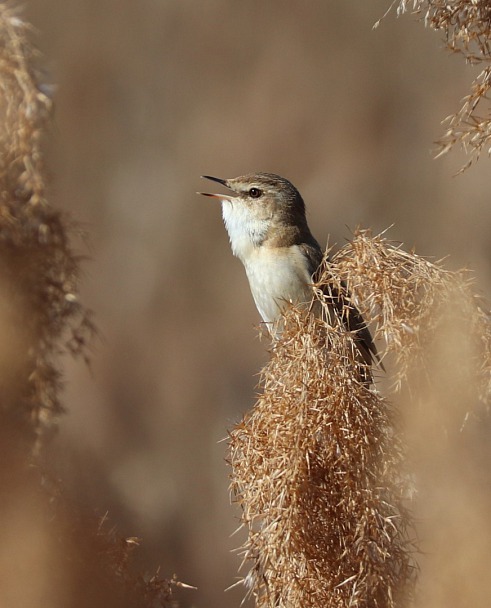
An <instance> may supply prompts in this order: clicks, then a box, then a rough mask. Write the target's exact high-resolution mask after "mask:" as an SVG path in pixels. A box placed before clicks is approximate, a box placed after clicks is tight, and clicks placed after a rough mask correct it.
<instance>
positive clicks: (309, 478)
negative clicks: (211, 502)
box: [230, 230, 491, 608]
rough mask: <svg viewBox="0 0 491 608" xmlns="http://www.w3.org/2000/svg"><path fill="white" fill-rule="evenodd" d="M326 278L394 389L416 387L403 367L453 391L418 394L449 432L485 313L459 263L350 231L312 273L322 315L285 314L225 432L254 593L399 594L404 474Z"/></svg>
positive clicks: (483, 368) (409, 562)
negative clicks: (247, 398) (358, 318)
mask: <svg viewBox="0 0 491 608" xmlns="http://www.w3.org/2000/svg"><path fill="white" fill-rule="evenodd" d="M329 283H333V284H334V287H335V288H336V289H338V290H345V289H347V293H350V294H351V298H352V301H353V303H354V304H355V305H356V307H357V308H359V309H360V310H361V312H362V314H363V315H364V316H365V318H366V319H369V320H370V321H371V324H372V325H373V327H374V330H375V335H376V336H377V337H379V338H383V339H384V341H385V349H384V350H383V352H382V355H384V354H391V355H392V357H393V359H394V367H395V370H394V371H393V380H394V382H395V386H396V388H400V386H401V385H402V383H403V382H405V381H406V380H407V379H410V380H411V379H412V380H416V381H418V382H419V385H418V386H419V390H421V385H422V383H421V378H418V377H417V376H416V375H415V374H414V370H416V372H417V371H421V370H427V372H428V375H429V378H427V379H426V378H425V380H427V382H428V385H429V386H434V387H436V389H435V390H436V393H438V392H439V393H440V394H441V395H448V391H447V392H445V390H444V389H445V388H446V389H448V390H449V391H451V393H452V396H453V397H455V396H457V398H456V399H454V402H453V403H452V402H451V400H450V399H440V400H438V399H435V400H434V401H435V403H436V404H438V401H439V403H440V405H441V406H443V407H445V410H443V409H441V410H438V409H435V408H436V407H437V406H436V405H431V403H430V401H427V405H428V406H429V407H432V410H431V412H430V411H429V412H428V415H429V420H431V421H432V423H433V424H435V425H438V426H441V427H442V429H447V430H451V431H453V432H454V433H455V431H457V432H459V430H460V429H461V428H462V424H463V423H464V421H465V418H466V415H467V412H468V410H469V409H471V408H472V407H473V403H474V400H476V399H477V398H481V399H482V400H484V401H489V388H490V377H491V375H490V369H491V348H490V347H491V324H490V317H489V314H488V313H487V311H486V307H485V305H484V303H483V301H482V300H481V299H480V298H477V297H476V296H475V294H474V291H473V282H472V281H471V280H470V279H469V277H468V274H466V273H463V272H450V271H448V270H445V269H444V268H443V267H442V266H441V264H439V263H432V262H430V261H428V260H426V259H424V258H422V257H420V256H417V255H416V254H415V253H413V252H406V251H404V250H403V249H402V248H401V246H400V245H397V244H394V243H391V242H390V241H388V240H387V239H386V238H385V237H384V236H383V235H378V236H375V237H374V236H372V235H371V233H370V232H369V231H363V230H358V231H357V232H355V234H354V238H353V240H352V241H351V242H350V243H348V244H347V245H346V246H345V247H344V248H343V249H341V250H340V251H339V252H338V254H336V255H335V256H334V257H333V259H332V261H331V263H330V264H329V266H326V267H325V269H324V273H322V274H321V276H320V278H319V282H318V283H317V285H316V289H315V298H316V300H317V302H318V303H320V306H321V307H322V311H323V313H324V314H323V315H320V316H319V315H317V316H314V315H309V314H306V313H305V311H302V310H297V309H296V308H291V309H289V310H288V311H287V312H286V313H285V315H284V318H283V323H282V324H283V331H282V334H281V337H280V338H279V339H278V340H276V341H275V342H274V344H273V346H272V349H271V360H270V362H269V363H268V364H267V365H266V366H265V368H264V369H263V371H262V375H261V394H260V396H259V398H258V400H257V402H256V404H255V406H254V408H253V410H252V411H251V412H250V413H249V414H247V415H246V416H245V417H244V419H243V421H242V422H241V423H240V424H239V425H237V426H236V428H235V429H233V431H232V432H231V436H230V461H231V464H232V469H233V470H232V482H231V487H232V491H233V493H234V495H235V497H236V499H237V501H238V502H239V504H240V505H241V506H242V510H243V518H242V523H243V525H245V526H246V527H247V529H248V534H249V536H248V539H247V540H246V542H245V544H244V546H243V560H244V562H246V563H248V564H249V565H251V564H252V567H251V570H250V572H249V574H248V575H247V576H246V584H247V586H248V588H249V590H250V593H251V594H252V595H254V596H255V598H256V603H257V605H258V606H312V607H313V606H321V605H329V606H336V607H338V606H339V607H346V606H351V607H358V606H360V607H361V606H363V607H365V606H367V607H368V606H377V607H379V608H381V607H386V606H403V605H406V603H407V602H408V601H409V598H410V597H411V594H412V591H413V588H414V583H415V576H416V567H415V562H414V560H413V553H412V552H413V550H414V545H413V543H412V539H413V538H414V532H413V522H412V520H411V516H410V514H409V513H408V511H407V510H406V508H405V497H407V496H408V495H410V494H411V493H412V491H413V482H412V480H411V478H410V476H409V475H408V474H407V473H406V472H405V467H404V452H405V450H404V446H403V444H402V439H401V434H400V433H399V431H398V428H397V427H398V421H397V417H396V414H395V412H394V411H393V410H392V408H391V406H390V404H389V403H388V402H387V401H386V400H385V399H384V398H383V397H382V396H381V394H380V393H379V392H378V391H377V390H375V389H369V388H368V387H367V386H366V384H364V383H363V382H360V381H359V378H360V369H359V361H358V360H357V357H356V345H355V343H354V340H353V336H352V335H351V334H350V333H349V332H348V331H346V330H345V329H344V325H343V324H342V323H341V321H340V319H339V317H338V316H336V315H332V313H331V309H330V307H329V306H328V303H329V294H327V296H326V294H325V291H326V290H325V285H326V284H329ZM344 285H346V286H347V288H345V287H344ZM314 306H315V304H314ZM436 393H435V394H436ZM430 396H431V394H430ZM445 404H446V406H445ZM440 405H438V407H440ZM430 414H431V415H430ZM443 432H446V431H445V430H443ZM437 435H438V433H437Z"/></svg>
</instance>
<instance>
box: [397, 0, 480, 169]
mask: <svg viewBox="0 0 491 608" xmlns="http://www.w3.org/2000/svg"><path fill="white" fill-rule="evenodd" d="M395 5H397V13H398V14H402V13H405V12H411V13H413V14H416V15H418V16H420V17H421V18H422V19H423V20H424V23H425V25H426V26H428V27H430V28H431V29H434V30H436V31H440V32H443V34H444V40H445V44H446V46H447V48H448V49H450V51H452V52H455V53H460V54H462V55H463V56H464V58H465V60H466V61H467V62H468V63H471V64H479V63H483V64H484V69H483V70H482V72H481V73H480V74H479V76H478V77H477V78H476V79H475V80H474V81H473V83H472V85H471V93H470V94H469V95H468V96H466V97H465V98H464V100H463V104H462V106H461V108H460V109H459V110H458V112H456V113H455V114H453V115H452V116H449V117H448V118H447V119H446V120H445V122H446V124H447V131H446V132H445V134H444V135H443V137H441V138H440V140H439V142H438V146H439V150H438V153H437V156H441V155H443V154H445V153H446V152H448V151H449V150H450V149H451V148H452V147H453V146H454V145H456V144H459V145H460V146H461V147H462V148H463V150H464V152H465V153H466V154H469V155H470V156H471V157H470V159H469V162H468V163H467V164H466V165H464V167H462V169H461V171H463V170H465V169H466V168H467V167H468V166H469V165H470V164H471V163H472V162H473V161H474V160H476V159H477V158H478V157H479V155H480V153H481V152H482V151H483V150H485V149H486V148H488V149H487V152H488V154H489V153H490V152H491V147H490V142H491V119H490V118H489V105H487V107H485V108H482V109H480V111H479V113H478V109H479V108H481V106H483V105H485V104H489V97H488V93H489V89H490V87H491V66H490V65H489V63H490V61H491V44H490V40H491V7H490V4H489V1H488V0H454V1H453V2H448V1H446V0H411V1H409V0H400V1H399V0H394V2H393V3H392V4H391V6H390V8H392V7H393V6H395ZM389 10H390V9H389ZM389 10H388V11H387V12H389ZM386 14H387V13H386Z"/></svg>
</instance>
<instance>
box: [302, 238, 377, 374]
mask: <svg viewBox="0 0 491 608" xmlns="http://www.w3.org/2000/svg"><path fill="white" fill-rule="evenodd" d="M315 245H317V243H316V244H315ZM315 245H314V244H313V245H311V244H304V245H303V246H302V247H303V250H304V252H305V254H306V256H307V258H308V259H309V264H310V270H311V274H312V279H313V281H314V282H315V281H317V280H319V278H320V275H321V272H322V270H323V264H322V261H323V258H324V256H323V254H322V250H321V249H320V247H319V246H318V245H317V247H316V246H315ZM323 292H324V295H325V297H326V299H327V301H328V302H329V303H330V304H331V306H332V308H333V309H334V311H335V312H336V314H337V315H338V317H339V318H340V319H341V321H342V322H343V324H344V326H345V327H346V329H347V330H348V331H349V332H351V333H353V335H354V338H355V342H356V345H357V347H358V350H359V351H360V354H361V356H362V359H363V362H364V363H365V364H366V365H371V364H372V363H373V362H377V363H378V364H379V365H380V367H381V368H382V369H384V366H383V364H382V362H381V361H380V358H379V356H378V353H377V348H376V346H375V344H374V342H373V338H372V334H371V333H370V330H369V329H368V327H367V324H366V323H365V321H364V319H363V317H362V315H361V313H360V311H359V310H358V309H357V307H356V306H355V305H354V303H353V301H352V299H351V296H350V294H349V292H348V288H347V286H346V284H345V283H344V281H343V282H341V284H340V289H339V288H338V287H337V286H336V285H335V284H334V283H328V284H326V285H324V286H323Z"/></svg>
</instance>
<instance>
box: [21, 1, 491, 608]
mask: <svg viewBox="0 0 491 608" xmlns="http://www.w3.org/2000/svg"><path fill="white" fill-rule="evenodd" d="M388 5H389V0H372V1H371V2H363V1H360V0H344V1H343V2H339V1H334V0H322V1H321V0H310V2H309V3H308V4H305V3H300V2H294V1H292V0H283V1H282V2H279V1H278V0H275V1H272V2H260V1H259V0H249V1H247V2H242V3H239V2H230V1H226V0H209V1H208V2H206V3H199V2H196V0H194V1H192V0H180V1H179V2H170V1H166V0H140V1H139V2H134V1H132V0H36V1H35V2H27V3H26V13H27V15H26V16H27V17H28V18H29V19H30V20H31V21H32V23H33V25H34V27H35V33H34V36H35V39H36V42H37V44H38V46H39V47H40V49H41V51H42V53H43V55H44V58H43V60H42V63H43V64H44V65H45V66H46V69H47V72H48V73H49V78H50V79H51V80H52V81H53V82H55V83H57V85H58V90H57V93H56V101H55V105H56V111H55V119H54V127H53V133H52V136H51V139H50V141H49V142H48V160H49V169H50V171H51V173H52V175H53V193H52V199H51V200H52V203H53V204H54V205H55V206H56V207H58V208H61V209H63V210H64V211H65V212H66V213H68V214H70V215H71V216H72V218H73V219H74V220H76V221H77V222H79V223H80V225H81V227H82V228H83V230H84V231H85V232H86V234H87V242H85V241H84V240H83V239H80V240H79V241H77V242H76V243H74V245H75V247H76V248H77V250H78V251H79V252H80V254H82V255H88V256H89V259H88V260H87V261H86V263H85V264H84V271H85V276H84V278H83V293H82V296H83V301H84V302H85V304H86V305H87V306H89V307H90V308H91V309H93V310H94V311H95V315H96V323H97V325H98V327H99V330H100V334H101V336H100V339H99V340H97V341H96V343H95V344H94V348H93V352H92V363H91V367H90V369H88V368H87V367H85V366H84V365H83V364H82V363H81V362H77V361H75V362H74V361H67V362H66V391H65V395H66V398H65V403H66V405H67V410H68V411H67V415H65V416H64V417H63V418H62V419H61V421H60V431H59V434H58V436H57V438H56V440H55V441H56V446H57V448H59V454H63V457H60V462H59V469H60V475H61V476H62V477H63V478H64V479H65V483H66V484H67V487H68V488H69V489H70V492H71V493H72V494H73V496H74V498H75V499H76V500H77V501H79V503H80V504H81V506H82V507H83V508H86V509H88V510H95V511H97V512H98V513H100V515H103V514H104V513H106V512H108V513H109V520H110V522H111V524H114V525H116V526H117V528H118V530H119V532H120V533H121V535H124V536H138V537H140V538H142V539H143V541H142V546H141V548H140V549H139V551H138V558H137V559H138V560H139V564H140V566H141V568H142V570H147V571H148V572H154V571H155V570H156V568H157V567H158V566H160V568H161V574H162V575H163V576H170V575H172V574H173V573H174V572H175V573H176V574H177V575H178V577H179V578H180V580H182V581H184V582H186V583H189V584H192V585H195V586H197V587H198V590H197V591H183V592H180V593H179V600H180V602H181V606H183V607H190V606H214V607H215V608H220V607H221V606H237V605H239V603H240V600H241V598H242V596H243V589H242V588H241V587H239V588H238V589H233V590H231V591H228V592H226V593H225V592H224V590H225V588H227V587H229V586H230V585H232V584H233V583H234V582H235V581H236V577H237V569H238V566H239V563H240V559H239V557H238V556H237V555H235V554H233V553H232V552H231V550H232V549H234V548H236V547H237V546H238V545H239V544H240V542H241V536H240V533H239V534H238V535H237V536H235V537H233V538H231V534H232V532H233V531H234V530H235V528H236V527H237V516H238V512H237V509H236V507H231V505H230V498H229V494H228V475H229V471H228V468H227V465H226V463H225V458H226V450H227V448H226V443H225V442H223V441H221V440H222V439H224V438H225V437H226V436H227V429H228V428H230V427H231V426H232V425H233V424H234V422H236V421H238V420H239V419H240V417H241V415H242V414H243V413H244V412H245V411H246V410H247V409H248V408H250V407H251V405H252V404H253V402H254V393H255V387H256V383H257V375H256V374H257V372H258V371H259V370H260V368H261V366H262V364H263V363H264V362H265V361H266V358H267V352H266V349H267V342H266V341H265V340H263V341H260V340H259V339H258V331H257V329H256V326H257V323H258V315H257V312H256V309H255V307H254V304H253V301H252V297H251V296H250V293H249V288H248V284H247V280H246V277H245V273H244V271H243V268H242V266H241V264H240V262H239V261H238V260H237V259H235V258H233V256H232V254H231V251H230V248H229V244H228V239H227V235H226V233H225V230H224V228H223V225H222V221H221V214H220V209H219V207H218V205H217V204H215V203H214V202H213V201H212V200H210V199H204V198H200V197H198V196H197V195H196V194H195V192H196V191H197V190H201V189H207V188H209V185H204V183H203V182H202V181H201V180H200V179H199V176H200V175H202V174H209V175H216V176H218V177H234V176H237V175H240V174H244V173H247V172H250V171H255V170H260V171H270V172H275V173H279V174H281V175H283V176H285V177H287V178H288V179H290V180H291V181H292V182H293V183H294V184H295V185H296V186H297V187H298V188H299V190H300V191H301V193H302V194H303V195H304V198H305V200H306V203H307V206H308V212H309V221H310V225H311V228H312V231H313V232H314V234H315V236H316V237H317V239H318V240H319V242H320V243H321V244H325V243H326V242H327V241H328V239H329V243H330V244H336V243H337V244H338V246H341V245H342V244H343V243H344V241H345V239H347V238H349V237H350V231H351V230H352V229H353V228H355V227H356V226H357V225H361V226H362V227H371V228H372V229H373V230H374V232H378V231H381V230H384V229H386V228H388V227H389V226H393V227H392V228H391V230H390V232H389V235H390V236H391V237H392V238H393V239H395V240H398V241H402V242H403V243H404V244H405V246H406V247H407V248H411V247H415V248H416V251H417V252H418V253H420V254H422V255H425V256H429V257H430V258H434V259H438V258H441V257H444V256H447V255H449V256H450V257H449V259H448V260H447V261H446V264H447V266H448V267H449V268H459V267H462V266H466V265H467V266H469V267H471V268H473V269H475V270H476V273H477V286H478V288H479V289H480V290H481V291H482V292H483V293H484V294H485V295H487V296H488V297H489V296H490V292H491V289H490V263H489V253H490V247H491V232H490V230H489V226H490V225H491V224H490V222H491V206H490V205H489V202H488V198H489V195H488V192H489V160H488V159H487V158H483V159H482V160H481V161H480V162H479V163H478V164H476V165H473V166H472V167H471V168H470V169H469V170H468V171H467V172H465V173H464V174H463V175H459V176H456V177H455V176H454V175H455V173H456V172H457V171H458V170H459V169H460V167H461V166H462V165H463V164H464V163H465V161H466V159H465V158H464V156H463V155H462V154H461V153H459V152H458V151H457V150H455V151H452V152H451V153H450V154H449V155H447V156H446V157H444V158H441V159H439V160H434V159H433V154H434V150H435V145H434V143H433V142H435V141H436V140H437V139H438V138H439V137H440V136H441V135H442V134H443V132H444V128H443V127H442V125H441V124H440V121H441V120H442V119H443V118H445V117H446V116H447V115H449V114H451V113H453V112H455V111H457V109H458V107H459V103H460V100H461V98H462V97H463V96H464V95H465V94H467V92H468V91H469V87H470V83H471V81H472V79H473V77H474V76H475V75H476V74H477V70H476V68H472V67H471V66H466V65H465V64H464V61H463V59H462V58H461V57H459V56H456V55H450V54H449V53H448V52H447V51H446V50H445V49H444V48H443V42H442V40H441V39H440V37H439V35H438V34H437V33H435V32H431V31H429V30H426V29H425V28H424V26H423V23H422V22H419V23H418V22H417V20H416V19H414V18H411V17H410V16H408V15H406V16H405V17H403V18H400V19H396V17H395V14H392V13H391V14H390V15H389V16H388V17H387V18H386V19H385V20H384V21H383V22H382V24H381V26H380V27H379V28H378V29H376V30H373V29H372V26H373V24H374V23H375V22H376V21H377V20H378V19H379V18H380V17H381V16H382V15H383V14H384V12H385V11H386V9H387V8H388Z"/></svg>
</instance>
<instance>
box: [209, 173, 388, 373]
mask: <svg viewBox="0 0 491 608" xmlns="http://www.w3.org/2000/svg"><path fill="white" fill-rule="evenodd" d="M201 177H202V178H204V179H208V180H211V181H214V182H218V183H219V184H221V185H222V186H225V187H226V188H228V189H229V190H230V191H231V193H232V194H214V193H208V192H199V193H198V194H202V195H204V196H208V197H212V198H215V199H218V200H219V201H220V202H221V206H222V216H223V221H224V224H225V228H226V230H227V232H228V236H229V240H230V244H231V247H232V252H233V254H234V255H235V256H236V257H238V258H239V259H240V261H241V262H242V264H243V265H244V267H245V271H246V274H247V278H248V280H249V286H250V289H251V292H252V297H253V298H254V302H255V304H256V308H257V310H258V312H259V314H260V315H261V317H262V319H263V321H264V323H265V324H266V326H267V327H268V329H269V331H270V333H271V334H272V335H275V333H277V331H278V329H277V328H278V321H279V320H280V319H281V316H282V312H283V311H284V310H285V308H286V307H287V306H288V305H289V304H294V305H298V306H309V304H311V303H312V299H313V295H314V292H313V284H314V282H315V280H316V278H318V274H319V273H320V271H321V269H322V264H323V261H324V260H326V263H328V259H327V258H326V256H325V255H324V252H323V251H322V249H321V247H320V245H319V243H318V242H317V241H316V239H315V238H314V236H313V235H312V233H311V231H310V228H309V226H308V223H307V218H306V210H305V203H304V200H303V198H302V196H301V194H300V192H299V191H298V190H297V188H295V186H294V185H293V184H292V183H291V182H290V181H288V180H287V179H285V178H284V177H281V176H279V175H276V174H275V173H249V174H247V175H242V176H239V177H234V178H231V179H222V178H218V177H212V176H211V175H202V176H201ZM341 287H342V288H341V289H339V287H338V286H336V285H334V284H330V285H326V286H324V294H325V297H326V301H327V302H328V304H329V307H330V308H331V309H332V310H333V311H334V313H335V314H336V315H337V316H338V318H339V319H340V320H341V322H342V323H343V324H344V326H345V327H346V329H347V330H348V331H349V332H351V334H352V335H353V338H354V342H355V345H356V347H357V349H358V353H359V357H358V358H359V359H360V362H361V363H362V364H363V365H365V366H367V367H368V368H369V367H370V366H371V365H372V363H374V362H378V363H379V364H380V366H381V367H382V369H383V365H382V363H381V362H380V359H379V357H378V354H377V349H376V347H375V344H374V342H373V339H372V336H371V334H370V331H369V329H368V327H367V325H366V323H365V321H364V320H363V317H362V315H361V313H360V312H359V311H358V309H357V308H356V306H355V305H354V304H353V302H352V300H351V298H350V295H349V293H348V291H347V289H346V286H345V285H344V284H342V286H341Z"/></svg>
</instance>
